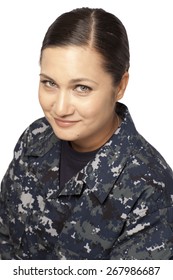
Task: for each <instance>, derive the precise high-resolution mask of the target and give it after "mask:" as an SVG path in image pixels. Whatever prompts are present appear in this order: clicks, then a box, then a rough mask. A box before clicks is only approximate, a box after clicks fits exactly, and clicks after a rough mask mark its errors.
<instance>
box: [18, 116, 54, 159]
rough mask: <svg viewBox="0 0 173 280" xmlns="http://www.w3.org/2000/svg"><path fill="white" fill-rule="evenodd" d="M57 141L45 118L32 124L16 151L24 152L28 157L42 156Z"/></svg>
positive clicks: (23, 135)
mask: <svg viewBox="0 0 173 280" xmlns="http://www.w3.org/2000/svg"><path fill="white" fill-rule="evenodd" d="M55 141H57V137H56V136H55V134H54V132H53V130H52V127H51V126H50V124H49V122H48V121H47V120H46V118H45V117H42V118H39V119H37V120H36V121H34V122H33V123H31V124H30V125H29V126H28V128H27V129H26V130H25V131H24V132H23V133H22V135H21V137H20V138H19V140H18V142H17V144H16V147H15V151H19V150H23V152H24V154H25V155H27V156H30V155H32V156H40V155H42V154H43V153H45V152H46V150H47V149H48V148H49V146H50V145H52V143H54V142H55Z"/></svg>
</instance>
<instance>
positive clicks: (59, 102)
mask: <svg viewBox="0 0 173 280" xmlns="http://www.w3.org/2000/svg"><path fill="white" fill-rule="evenodd" d="M53 112H54V114H56V116H58V117H65V116H68V115H72V114H73V113H74V106H73V105H72V100H71V98H70V95H69V94H68V92H64V91H61V92H59V93H58V96H57V97H56V100H55V102H54V104H53Z"/></svg>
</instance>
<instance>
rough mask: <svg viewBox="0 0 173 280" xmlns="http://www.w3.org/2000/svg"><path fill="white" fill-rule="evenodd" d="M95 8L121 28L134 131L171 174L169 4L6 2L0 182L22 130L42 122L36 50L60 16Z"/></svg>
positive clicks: (172, 21)
mask: <svg viewBox="0 0 173 280" xmlns="http://www.w3.org/2000/svg"><path fill="white" fill-rule="evenodd" d="M83 6H89V7H97V8H104V9H105V10H107V11H109V12H112V13H114V14H115V15H116V16H118V17H119V18H120V20H121V21H122V22H123V23H124V25H125V27H126V29H127V33H128V36H129V42H130V51H131V67H130V82H129V85H128V88H127V91H126V95H125V97H124V98H123V100H122V101H123V102H124V103H125V104H126V105H128V107H129V109H130V112H131V115H132V117H133V119H134V121H135V124H136V127H137V129H138V131H139V132H140V133H141V134H142V135H143V136H144V137H145V138H146V139H147V140H148V141H149V142H150V143H151V144H152V145H154V146H155V148H157V149H158V150H159V151H160V153H161V154H162V155H163V157H164V158H165V159H166V160H167V162H168V163H169V164H170V166H171V167H172V168H173V152H172V143H173V133H172V130H173V128H172V120H173V109H172V95H173V85H172V80H173V69H172V68H173V39H172V38H173V16H172V1H171V0H170V1H169V0H162V1H161V0H160V1H159V0H140V1H139V0H111V1H109V0H107V1H102V0H95V1H92V0H88V1H87V0H78V1H77V0H73V1H70V0H69V1H67V0H62V1H58V0H30V1H29V0H28V1H23V0H15V1H13V0H5V1H1V2H0V131H1V132H0V179H1V178H2V176H3V175H4V172H5V171H6V169H7V166H8V164H9V162H10V161H11V159H12V156H13V148H14V146H15V144H16V142H17V140H18V138H19V136H20V135H21V133H22V132H23V131H24V129H25V128H26V127H27V126H28V125H29V124H30V123H32V122H33V121H34V120H35V119H37V118H40V117H42V116H43V113H42V111H41V108H40V105H39V103H38V94H37V92H38V75H39V63H38V61H39V55H40V47H41V43H42V40H43V37H44V35H45V32H46V31H47V28H48V27H49V25H50V24H51V23H52V22H53V21H54V20H55V19H56V18H57V17H58V16H59V15H60V14H61V13H63V12H66V11H69V10H71V9H73V8H77V7H83Z"/></svg>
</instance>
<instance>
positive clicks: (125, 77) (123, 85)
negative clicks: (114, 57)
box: [116, 72, 129, 101]
mask: <svg viewBox="0 0 173 280" xmlns="http://www.w3.org/2000/svg"><path fill="white" fill-rule="evenodd" d="M128 81H129V73H128V72H125V73H124V75H123V76H122V79H121V81H120V83H119V85H118V87H117V91H116V101H118V100H120V99H121V98H123V96H124V92H125V90H126V87H127V84H128Z"/></svg>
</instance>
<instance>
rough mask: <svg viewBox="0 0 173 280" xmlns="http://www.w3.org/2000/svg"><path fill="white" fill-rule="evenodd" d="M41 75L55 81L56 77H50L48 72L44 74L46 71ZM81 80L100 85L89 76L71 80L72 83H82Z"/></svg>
mask: <svg viewBox="0 0 173 280" xmlns="http://www.w3.org/2000/svg"><path fill="white" fill-rule="evenodd" d="M40 76H41V77H44V78H46V79H49V80H51V81H53V82H55V81H54V79H52V78H51V77H49V76H48V75H46V74H44V73H40ZM80 82H92V83H94V84H96V85H98V83H97V82H96V81H93V80H91V79H88V78H78V79H72V80H70V83H71V84H73V83H74V84H75V83H80Z"/></svg>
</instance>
